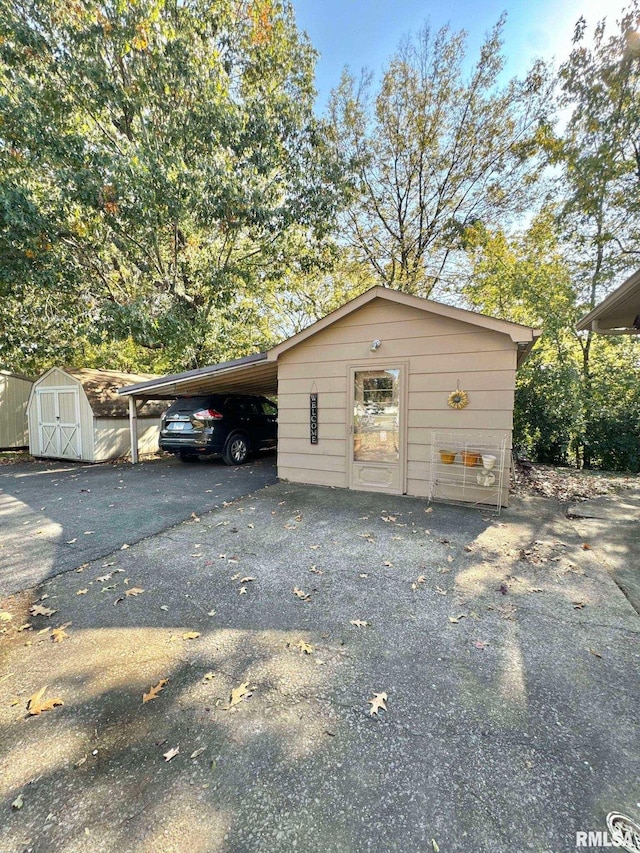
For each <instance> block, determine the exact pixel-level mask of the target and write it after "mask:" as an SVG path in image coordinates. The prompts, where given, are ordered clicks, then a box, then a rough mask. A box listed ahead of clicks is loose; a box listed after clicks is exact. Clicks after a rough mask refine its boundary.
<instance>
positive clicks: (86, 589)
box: [76, 586, 89, 595]
mask: <svg viewBox="0 0 640 853" xmlns="http://www.w3.org/2000/svg"><path fill="white" fill-rule="evenodd" d="M88 592H89V587H86V586H85V588H84V589H79V590H77V592H76V595H86V594H87V593H88Z"/></svg>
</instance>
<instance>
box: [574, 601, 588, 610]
mask: <svg viewBox="0 0 640 853" xmlns="http://www.w3.org/2000/svg"><path fill="white" fill-rule="evenodd" d="M585 606H586V605H585V603H584V601H574V602H573V609H574V610H582V608H583V607H585Z"/></svg>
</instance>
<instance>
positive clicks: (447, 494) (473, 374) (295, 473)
mask: <svg viewBox="0 0 640 853" xmlns="http://www.w3.org/2000/svg"><path fill="white" fill-rule="evenodd" d="M539 335H540V332H539V331H538V330H536V329H531V328H529V327H527V326H521V325H518V324H515V323H509V322H506V321H503V320H497V319H495V318H492V317H486V316H483V315H481V314H477V313H475V312H472V311H467V310H464V309H461V308H455V307H452V306H449V305H443V304H441V303H437V302H434V301H431V300H426V299H421V298H419V297H415V296H410V295H407V294H404V293H400V292H398V291H394V290H389V289H387V288H382V287H374V288H372V289H371V290H368V291H367V292H366V293H364V294H362V295H361V296H359V297H357V298H356V299H353V300H351V301H350V302H348V303H347V304H346V305H343V306H342V307H341V308H339V309H337V310H336V311H334V312H332V313H331V314H329V315H328V316H327V317H325V318H324V319H322V320H319V321H318V322H316V323H314V324H313V325H311V326H309V327H308V328H307V329H305V330H303V331H302V332H300V333H299V334H297V335H294V336H293V337H291V338H289V339H287V340H286V341H283V342H282V343H281V344H279V345H278V346H275V347H273V348H272V349H271V350H269V351H268V352H266V353H258V354H256V355H252V356H249V357H247V358H245V359H238V360H236V361H233V362H227V363H224V364H220V365H213V366H211V367H205V368H202V369H200V370H195V371H189V372H186V373H182V374H178V375H173V376H166V377H161V378H159V379H156V380H151V381H150V382H143V383H139V384H138V385H136V386H132V387H128V388H121V389H120V391H119V393H120V394H121V395H123V396H128V397H129V400H130V412H131V415H132V424H133V422H134V419H135V417H136V406H137V402H136V401H140V400H144V399H147V397H148V395H156V396H157V395H159V394H163V395H166V397H167V399H172V398H174V397H176V396H178V395H185V394H196V393H212V392H214V391H219V390H223V391H234V390H235V391H239V392H242V393H259V394H265V395H274V394H277V397H278V476H279V477H280V478H281V479H284V480H289V481H291V482H297V483H308V484H314V485H325V486H333V487H338V488H349V489H354V490H367V491H378V492H385V493H389V494H408V495H414V496H418V497H425V498H430V499H441V500H450V501H461V502H463V503H478V504H482V505H493V506H496V507H498V508H500V506H502V505H506V503H507V499H508V487H509V476H508V475H509V470H510V460H511V435H512V428H513V405H514V391H515V377H516V370H517V368H518V366H519V365H520V364H521V363H522V362H523V361H524V359H525V358H526V356H527V354H528V353H529V351H530V350H531V348H532V346H533V345H534V343H535V341H536V339H537V337H539ZM132 429H134V427H133V426H132Z"/></svg>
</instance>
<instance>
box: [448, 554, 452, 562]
mask: <svg viewBox="0 0 640 853" xmlns="http://www.w3.org/2000/svg"><path fill="white" fill-rule="evenodd" d="M447 562H448V563H453V557H452V556H451V554H449V555H448V556H447Z"/></svg>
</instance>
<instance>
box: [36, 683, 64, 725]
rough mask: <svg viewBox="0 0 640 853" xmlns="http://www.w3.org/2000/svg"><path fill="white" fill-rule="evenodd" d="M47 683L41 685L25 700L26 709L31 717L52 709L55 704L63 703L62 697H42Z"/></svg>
mask: <svg viewBox="0 0 640 853" xmlns="http://www.w3.org/2000/svg"><path fill="white" fill-rule="evenodd" d="M46 692H47V685H45V686H44V687H41V688H40V690H38V691H37V693H34V694H33V696H31V697H30V698H29V700H28V702H27V711H28V712H29V714H30V715H31V716H33V717H37V716H39V715H40V714H41V713H42V712H43V711H52V710H53V709H54V708H55V707H56V706H57V705H64V702H63V701H62V699H58V698H56V699H44V694H45V693H46Z"/></svg>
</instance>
